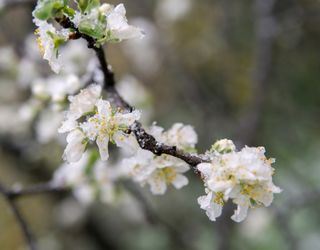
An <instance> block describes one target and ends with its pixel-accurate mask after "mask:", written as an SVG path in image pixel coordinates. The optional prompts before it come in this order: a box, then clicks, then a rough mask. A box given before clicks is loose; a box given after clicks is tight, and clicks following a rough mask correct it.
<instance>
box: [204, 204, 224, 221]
mask: <svg viewBox="0 0 320 250" xmlns="http://www.w3.org/2000/svg"><path fill="white" fill-rule="evenodd" d="M221 213H222V205H220V204H217V203H215V202H211V204H210V206H209V208H208V209H207V210H206V215H207V216H208V217H209V220H211V221H215V220H216V218H217V217H219V216H220V215H221Z"/></svg>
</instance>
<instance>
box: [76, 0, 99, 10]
mask: <svg viewBox="0 0 320 250" xmlns="http://www.w3.org/2000/svg"><path fill="white" fill-rule="evenodd" d="M76 2H77V4H78V8H79V10H80V11H81V13H84V12H86V11H90V10H91V9H92V8H95V7H97V6H99V5H100V1H99V0H76Z"/></svg>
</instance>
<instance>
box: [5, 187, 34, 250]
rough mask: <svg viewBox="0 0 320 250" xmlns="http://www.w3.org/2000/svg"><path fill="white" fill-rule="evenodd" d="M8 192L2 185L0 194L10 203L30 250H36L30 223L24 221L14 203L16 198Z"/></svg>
mask: <svg viewBox="0 0 320 250" xmlns="http://www.w3.org/2000/svg"><path fill="white" fill-rule="evenodd" d="M7 191H8V190H6V188H4V187H3V186H2V185H1V184H0V192H1V193H2V194H3V195H4V197H5V198H6V201H7V203H8V205H9V206H10V208H11V211H12V212H13V214H14V216H15V218H16V220H17V222H18V224H19V226H20V229H21V232H22V234H23V236H24V238H25V240H26V243H27V245H28V247H29V249H30V250H36V249H37V248H36V246H35V242H34V239H33V236H32V233H31V230H30V228H29V226H28V223H27V222H26V220H25V219H24V217H23V215H22V213H21V212H20V210H19V208H18V206H17V205H16V203H15V201H14V197H13V196H11V195H10V194H9V193H8V192H7Z"/></svg>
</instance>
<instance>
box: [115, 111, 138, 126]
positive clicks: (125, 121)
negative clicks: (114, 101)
mask: <svg viewBox="0 0 320 250" xmlns="http://www.w3.org/2000/svg"><path fill="white" fill-rule="evenodd" d="M140 115H141V113H140V111H138V110H134V111H132V112H131V113H125V114H123V113H117V114H115V116H114V120H115V121H116V123H117V124H119V125H122V126H126V127H129V126H131V125H132V124H133V123H134V122H135V121H136V120H139V119H140Z"/></svg>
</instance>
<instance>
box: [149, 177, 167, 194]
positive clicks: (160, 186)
mask: <svg viewBox="0 0 320 250" xmlns="http://www.w3.org/2000/svg"><path fill="white" fill-rule="evenodd" d="M148 184H149V185H150V190H151V193H153V194H156V195H162V194H164V193H165V192H166V190H167V184H166V180H165V178H164V177H163V175H162V174H159V173H158V172H155V173H154V174H153V175H152V177H151V178H150V179H148Z"/></svg>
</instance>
